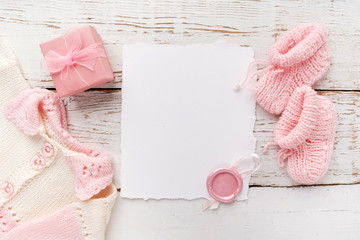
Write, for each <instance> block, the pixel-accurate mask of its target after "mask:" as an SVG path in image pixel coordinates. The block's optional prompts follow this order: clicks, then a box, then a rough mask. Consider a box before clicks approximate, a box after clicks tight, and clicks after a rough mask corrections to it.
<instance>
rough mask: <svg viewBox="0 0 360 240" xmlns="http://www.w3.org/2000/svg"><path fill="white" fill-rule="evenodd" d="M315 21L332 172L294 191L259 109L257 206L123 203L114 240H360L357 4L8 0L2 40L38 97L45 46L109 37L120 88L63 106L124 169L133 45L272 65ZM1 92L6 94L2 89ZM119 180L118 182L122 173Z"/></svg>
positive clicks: (269, 119) (85, 137) (0, 21)
mask: <svg viewBox="0 0 360 240" xmlns="http://www.w3.org/2000/svg"><path fill="white" fill-rule="evenodd" d="M310 21H317V22H320V23H323V24H324V25H325V26H326V27H327V29H328V31H329V39H328V42H329V44H330V47H331V50H332V54H333V58H332V65H331V68H330V71H329V72H328V74H327V75H326V77H325V78H324V79H323V80H322V81H321V82H319V83H318V84H317V85H316V86H315V88H316V90H318V92H319V94H321V95H325V96H327V97H329V98H330V99H331V100H332V101H333V102H334V103H335V104H336V109H337V112H338V119H339V121H338V128H337V134H336V142H335V152H334V155H333V161H332V163H331V166H330V169H329V171H328V173H327V175H326V176H325V177H324V178H323V179H322V180H321V181H320V182H319V183H318V184H317V185H314V186H296V184H294V182H292V181H291V180H290V179H289V178H288V176H287V175H286V172H285V171H284V170H282V169H279V168H278V166H277V164H276V161H275V149H272V150H270V151H269V153H268V154H266V155H264V154H262V152H261V148H260V146H261V145H263V144H264V143H266V142H268V141H271V140H272V136H273V133H272V131H273V129H274V125H275V123H276V120H277V119H276V118H275V117H274V116H271V115H269V114H267V113H265V112H264V111H263V110H262V109H261V108H260V107H258V108H257V121H256V127H255V135H256V137H257V140H258V143H257V152H258V153H259V154H260V155H261V158H262V159H263V165H262V168H261V169H260V170H259V171H258V172H257V173H256V174H255V175H254V176H253V178H252V180H251V188H250V193H249V200H248V201H246V202H238V203H235V204H233V205H229V206H225V205H222V206H221V207H220V209H219V210H218V211H215V212H211V211H208V212H202V211H201V209H200V207H199V206H200V204H201V200H196V201H184V200H175V201H170V200H161V201H142V200H126V199H120V198H119V199H118V202H117V204H116V206H115V209H114V214H113V216H112V220H111V222H110V227H109V229H108V232H107V237H108V239H112V240H115V239H122V240H137V239H140V240H141V239H146V240H151V239H208V240H212V239H214V240H218V239H359V238H360V228H359V226H360V204H358V202H359V201H358V199H359V198H360V186H359V183H360V175H359V172H360V161H358V158H359V157H360V150H359V146H360V138H359V135H360V129H359V128H360V118H359V114H360V109H359V102H358V99H359V95H360V93H359V91H360V54H359V53H360V2H359V1H358V0H332V1H327V0H323V1H321V0H309V1H293V0H283V1H280V0H273V1H272V0H257V1H236V0H233V1H225V0H213V1H210V0H209V1H205V0H189V1H185V0H181V1H171V0H157V1H156V0H153V1H151V0H149V1H135V0H122V1H116V0H81V1H68V0H52V1H28V0H21V1H19V0H18V1H13V0H1V1H0V35H3V36H5V37H7V38H8V39H9V41H10V42H11V45H12V47H13V48H14V51H15V53H16V54H17V56H18V58H19V61H20V63H21V66H22V70H23V73H24V76H25V78H26V80H27V81H28V82H29V83H30V84H31V85H32V86H33V87H41V88H49V89H53V84H52V81H51V78H50V76H49V75H48V74H47V73H45V72H43V71H41V70H40V63H41V60H42V55H41V53H40V49H39V46H38V44H39V43H40V42H43V41H45V40H49V39H51V38H53V37H56V36H59V35H62V34H64V33H65V32H66V30H67V29H69V28H70V27H72V26H74V25H78V24H92V25H93V26H95V27H96V28H97V30H98V32H99V33H100V35H101V36H102V38H103V41H104V45H105V48H106V50H107V53H108V55H109V58H110V62H111V65H112V67H113V70H114V72H115V76H116V80H115V81H114V82H110V83H107V84H104V85H102V86H99V87H98V88H96V89H92V90H90V91H87V92H84V93H81V94H78V95H76V96H73V97H70V98H68V99H65V104H66V106H67V110H68V120H69V128H70V130H71V132H72V134H73V135H74V136H76V137H78V138H79V139H80V141H82V142H85V143H88V144H91V145H93V146H96V147H98V148H101V149H104V150H105V151H106V152H108V153H110V154H111V155H112V156H113V158H114V161H115V162H116V163H117V166H118V163H119V162H120V159H119V151H120V149H119V146H120V145H119V141H120V113H121V78H122V72H121V71H122V68H121V66H122V59H121V51H122V50H121V49H122V45H123V44H125V43H135V42H146V43H159V44H190V43H211V42H215V41H218V40H226V41H229V42H234V43H238V44H239V45H241V46H250V47H253V48H254V50H255V54H256V58H260V59H263V58H267V56H268V50H269V47H270V46H271V45H272V44H273V43H274V42H275V41H276V39H277V38H278V37H279V35H281V34H284V33H285V32H286V31H288V30H289V29H291V28H293V27H295V26H296V25H298V24H300V23H306V22H310ZM0 87H1V86H0ZM116 174H117V177H118V171H117V172H116Z"/></svg>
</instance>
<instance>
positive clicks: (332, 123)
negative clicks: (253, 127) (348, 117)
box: [274, 86, 336, 184]
mask: <svg viewBox="0 0 360 240" xmlns="http://www.w3.org/2000/svg"><path fill="white" fill-rule="evenodd" d="M335 128H336V113H335V107H334V104H333V103H331V102H330V100H328V99H327V98H326V97H323V96H319V95H317V94H316V92H315V91H314V90H313V89H312V88H311V87H309V86H302V87H299V88H297V89H296V90H295V92H294V93H293V94H292V96H291V98H290V100H289V103H288V105H287V106H286V108H285V110H284V112H283V114H282V115H281V117H280V119H279V122H278V124H277V126H276V128H275V131H274V135H275V138H274V140H275V143H276V144H277V145H278V146H279V147H280V148H281V149H280V150H279V152H278V154H277V158H278V162H279V165H280V166H283V165H284V161H285V160H286V159H287V160H288V164H287V171H288V174H289V175H290V177H291V178H292V179H293V180H294V181H296V182H298V183H302V184H311V183H315V182H317V181H318V180H319V179H320V178H321V177H322V176H323V175H324V174H325V173H326V171H327V169H328V167H329V163H330V160H331V155H332V151H333V148H334V138H335Z"/></svg>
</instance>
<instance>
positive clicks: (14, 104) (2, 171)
mask: <svg viewBox="0 0 360 240" xmlns="http://www.w3.org/2000/svg"><path fill="white" fill-rule="evenodd" d="M0 86H1V87H0V93H1V94H0V108H1V109H2V110H4V111H0V129H1V137H0V155H1V158H0V163H1V168H0V239H4V238H5V239H39V240H40V239H44V238H45V239H76V238H75V237H77V236H78V235H77V234H80V236H82V237H84V239H104V235H105V229H106V224H107V221H108V219H109V217H110V212H111V208H112V206H113V204H114V202H115V198H116V189H115V187H114V186H113V185H111V182H112V174H113V173H112V168H111V161H110V158H109V157H108V156H107V155H106V154H104V153H101V152H98V151H96V150H94V149H91V148H89V147H86V146H84V145H82V144H81V143H79V142H78V141H77V140H75V139H74V138H73V137H71V136H70V134H69V132H68V131H67V124H66V116H65V108H64V105H63V103H62V102H61V101H60V99H59V98H58V97H57V96H56V95H55V94H54V93H52V92H50V91H47V90H40V89H29V86H28V84H27V83H26V81H25V79H24V78H23V77H22V75H21V72H20V69H19V66H18V63H17V61H16V58H15V56H14V54H13V53H12V51H11V50H10V49H9V47H8V46H7V44H6V43H5V42H4V39H2V38H0ZM9 119H11V120H12V121H10V120H9ZM14 123H15V124H14ZM108 185H111V186H108ZM79 199H81V200H86V201H80V200H79ZM70 208H71V211H69V209H70ZM74 217H75V219H76V224H77V226H78V228H76V226H73V223H74ZM60 219H62V220H61V221H64V222H58V220H60ZM54 220H55V221H57V222H58V224H53V223H54ZM65 225H66V226H65ZM61 226H65V227H64V228H62V230H61V232H56V231H58V230H59V227H61ZM39 228H42V231H40V234H39V235H37V233H39V231H38V229H39ZM78 229H79V231H80V233H79V232H77V231H78ZM59 231H60V230H59ZM67 231H69V232H68V233H69V234H70V233H71V234H72V233H74V234H75V235H74V236H70V235H66V232H67ZM76 232H77V233H76ZM41 234H45V235H41ZM57 234H60V235H57ZM61 234H65V235H61ZM21 236H26V237H21ZM43 236H46V237H44V238H43ZM50 236H51V237H50ZM65 236H68V237H69V238H65ZM16 237H18V238H16ZM80 239H82V238H80Z"/></svg>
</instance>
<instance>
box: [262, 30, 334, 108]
mask: <svg viewBox="0 0 360 240" xmlns="http://www.w3.org/2000/svg"><path fill="white" fill-rule="evenodd" d="M326 38H327V34H326V30H325V28H324V27H323V26H322V25H320V24H318V23H311V24H307V25H301V26H299V27H296V28H294V29H293V30H292V31H290V32H288V33H287V34H286V35H285V36H283V37H282V38H280V39H279V40H278V41H277V42H276V43H275V45H274V46H273V47H272V48H271V52H270V63H271V65H270V67H269V70H268V71H267V73H266V74H265V75H264V76H263V77H261V78H260V79H259V81H258V83H257V85H256V99H257V101H258V103H259V104H260V105H261V106H262V107H263V108H264V109H265V110H267V111H268V112H270V113H272V114H281V113H282V111H284V109H285V106H286V105H287V103H288V101H289V98H290V96H291V94H292V93H293V92H294V91H295V89H296V88H297V87H300V86H303V85H308V86H312V85H313V84H314V83H315V82H316V81H317V80H319V79H320V78H321V77H322V76H323V75H324V74H325V73H326V72H327V70H328V68H329V66H330V50H329V48H328V46H327V44H326Z"/></svg>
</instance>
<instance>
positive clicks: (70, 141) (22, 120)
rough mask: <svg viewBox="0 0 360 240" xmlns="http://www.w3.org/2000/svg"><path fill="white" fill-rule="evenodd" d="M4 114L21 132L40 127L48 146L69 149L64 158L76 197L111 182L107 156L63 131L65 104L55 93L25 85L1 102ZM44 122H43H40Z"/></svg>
mask: <svg viewBox="0 0 360 240" xmlns="http://www.w3.org/2000/svg"><path fill="white" fill-rule="evenodd" d="M4 113H5V115H6V116H7V117H8V118H9V119H11V120H12V121H13V122H14V123H15V124H16V125H17V126H18V127H19V128H20V129H22V130H23V131H24V133H25V134H28V135H31V136H34V135H36V134H39V133H41V131H42V127H44V129H45V131H44V132H43V133H42V134H41V135H44V134H46V137H48V138H49V145H50V148H53V147H54V145H57V146H59V147H60V148H61V149H62V150H63V151H65V152H70V155H71V156H67V157H66V159H67V162H68V164H69V165H70V167H71V169H72V170H73V174H74V175H75V179H76V185H75V188H76V193H77V196H78V198H79V199H81V200H87V199H89V198H91V197H92V196H93V195H95V194H97V193H99V192H100V191H101V190H102V189H104V188H105V187H106V186H108V185H110V184H111V183H112V177H113V172H112V166H111V160H110V158H109V157H108V156H107V155H105V154H103V153H100V152H98V151H96V150H94V149H91V148H88V147H86V146H85V145H82V144H81V143H79V142H78V141H77V140H76V139H75V138H73V137H72V136H71V135H70V134H69V132H68V131H67V127H66V126H67V124H66V117H65V108H64V105H63V103H62V101H61V100H60V98H59V97H58V95H57V94H55V93H53V92H50V91H48V90H43V89H27V90H24V91H23V92H21V93H20V94H19V95H18V96H17V97H15V98H14V99H12V100H10V101H8V102H7V103H6V104H5V105H4ZM43 123H44V126H42V124H43Z"/></svg>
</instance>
